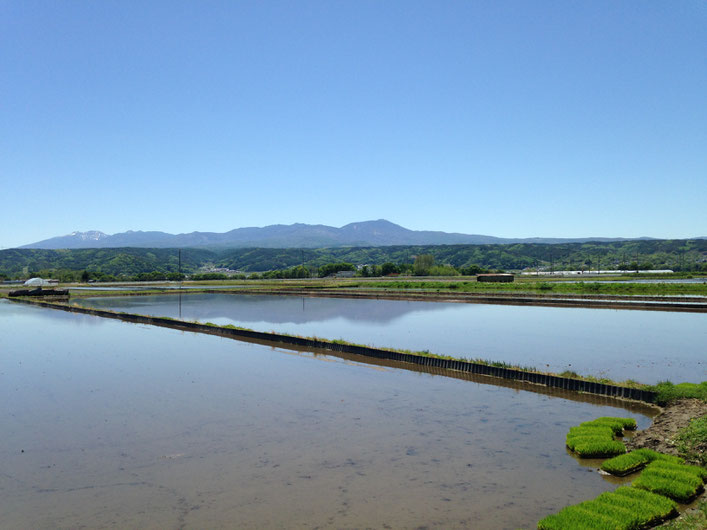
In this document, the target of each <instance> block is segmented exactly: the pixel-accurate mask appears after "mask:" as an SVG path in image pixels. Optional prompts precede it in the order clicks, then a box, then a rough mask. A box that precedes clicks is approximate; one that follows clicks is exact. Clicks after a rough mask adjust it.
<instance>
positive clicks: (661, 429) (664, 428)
mask: <svg viewBox="0 0 707 530" xmlns="http://www.w3.org/2000/svg"><path fill="white" fill-rule="evenodd" d="M705 414H707V402H704V401H701V400H699V399H681V400H680V401H676V402H675V403H672V404H670V405H668V406H667V407H665V408H664V409H663V411H662V412H661V413H660V414H658V416H656V417H655V419H654V420H653V424H652V425H651V426H650V427H648V428H647V429H645V430H643V431H639V432H637V433H636V435H635V436H634V437H633V438H630V439H629V440H627V441H626V447H627V448H628V449H629V450H631V451H632V450H634V449H642V448H644V447H645V448H648V449H653V450H654V451H659V452H661V453H666V454H670V455H677V454H678V453H677V449H676V448H675V446H674V445H673V442H672V440H673V438H674V437H675V435H676V434H677V432H678V431H679V430H680V429H682V428H683V427H687V425H688V423H689V422H690V420H691V419H693V418H699V417H700V416H704V415H705Z"/></svg>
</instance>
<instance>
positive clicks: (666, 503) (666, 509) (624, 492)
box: [612, 486, 677, 518]
mask: <svg viewBox="0 0 707 530" xmlns="http://www.w3.org/2000/svg"><path fill="white" fill-rule="evenodd" d="M612 494H613V495H616V496H618V497H625V498H627V499H633V500H638V501H641V502H644V503H647V504H649V505H650V506H652V507H653V508H654V509H655V510H656V511H660V512H661V513H665V517H668V516H670V515H671V514H673V513H675V510H676V509H677V504H675V502H674V501H672V500H671V499H668V498H667V497H663V496H662V495H658V494H656V493H651V492H650V491H645V490H642V489H637V488H632V487H630V486H622V487H620V488H617V489H615V490H614V491H613V492H612ZM665 517H663V518H665Z"/></svg>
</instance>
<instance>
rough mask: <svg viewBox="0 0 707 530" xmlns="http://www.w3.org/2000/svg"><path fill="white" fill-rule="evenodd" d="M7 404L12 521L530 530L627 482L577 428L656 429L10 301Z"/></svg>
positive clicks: (553, 402) (1, 315)
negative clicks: (578, 436) (585, 456)
mask: <svg viewBox="0 0 707 530" xmlns="http://www.w3.org/2000/svg"><path fill="white" fill-rule="evenodd" d="M141 300H142V299H141ZM307 302H309V300H308V301H307ZM300 303H301V302H300ZM364 320H365V319H364ZM393 320H394V319H393ZM577 399H580V398H579V397H578V398H577ZM587 399H591V398H587ZM0 402H2V415H0V432H2V437H0V461H2V468H1V469H0V496H1V497H2V499H3V502H2V503H0V520H1V521H2V526H3V528H80V527H89V528H234V527H239V528H284V527H287V528H295V527H332V528H342V527H347V528H351V527H354V528H362V527H377V528H384V527H392V528H417V527H431V528H458V527H473V528H494V529H502V528H529V527H533V526H534V525H535V523H536V521H537V520H538V519H539V518H541V517H543V516H544V515H546V514H548V513H551V512H554V511H556V510H558V509H560V508H561V507H563V506H565V505H567V504H570V503H575V502H579V501H581V500H584V499H587V498H590V497H593V496H595V495H597V494H598V493H599V492H601V491H606V490H609V489H612V488H613V487H614V484H612V483H610V482H607V481H606V480H605V479H603V478H602V477H601V476H599V475H598V474H597V473H596V472H593V468H592V467H583V466H581V465H579V464H578V462H577V461H576V460H575V459H574V458H572V457H571V456H569V455H568V454H567V453H566V450H565V447H564V438H565V434H566V432H567V430H568V429H569V427H570V426H572V425H575V424H577V423H579V422H581V421H585V420H589V419H593V418H595V417H597V416H601V415H623V416H631V417H635V418H636V419H637V421H638V423H639V428H645V427H646V426H647V425H648V424H649V421H650V420H649V418H648V417H647V416H646V415H644V414H642V413H641V412H644V413H645V412H646V411H645V409H633V411H631V410H626V409H624V408H620V407H619V406H607V405H606V403H608V401H606V400H605V401H604V402H603V403H604V404H601V405H597V404H593V403H591V402H582V401H572V400H568V399H561V398H558V397H553V396H552V395H544V394H538V393H533V392H528V391H519V390H514V389H511V388H504V387H500V386H494V385H489V384H481V383H478V382H472V381H463V380H457V379H454V378H448V377H442V376H435V375H431V374H428V373H423V372H416V371H412V370H403V369H397V368H391V367H386V366H372V365H368V364H364V363H358V362H354V361H352V360H350V359H349V360H346V359H341V358H337V357H332V356H327V355H315V354H313V353H311V352H295V351H290V350H284V349H277V348H270V347H266V346H262V345H256V344H249V343H244V342H239V341H234V340H229V339H224V338H219V337H214V336H208V335H199V334H194V333H186V332H180V331H176V330H171V329H164V328H155V327H151V326H144V325H136V324H127V323H124V322H119V321H113V320H107V319H101V318H98V317H92V316H87V315H78V314H71V313H65V312H62V311H53V310H48V309H42V308H38V307H31V306H22V305H19V304H13V303H10V302H7V301H0ZM590 471H591V472H590Z"/></svg>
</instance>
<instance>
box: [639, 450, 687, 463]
mask: <svg viewBox="0 0 707 530" xmlns="http://www.w3.org/2000/svg"><path fill="white" fill-rule="evenodd" d="M637 451H650V449H637ZM652 452H654V453H655V451H652ZM656 455H658V456H656V457H655V459H654V461H661V462H672V463H673V464H684V463H685V460H683V459H682V458H680V457H679V456H673V455H666V454H665V453H656Z"/></svg>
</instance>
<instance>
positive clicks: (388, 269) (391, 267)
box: [381, 261, 400, 276]
mask: <svg viewBox="0 0 707 530" xmlns="http://www.w3.org/2000/svg"><path fill="white" fill-rule="evenodd" d="M399 272H400V267H398V266H397V265H396V264H395V263H391V262H390V261H386V262H385V263H384V264H383V265H381V275H382V276H388V275H389V274H398V273H399Z"/></svg>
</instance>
